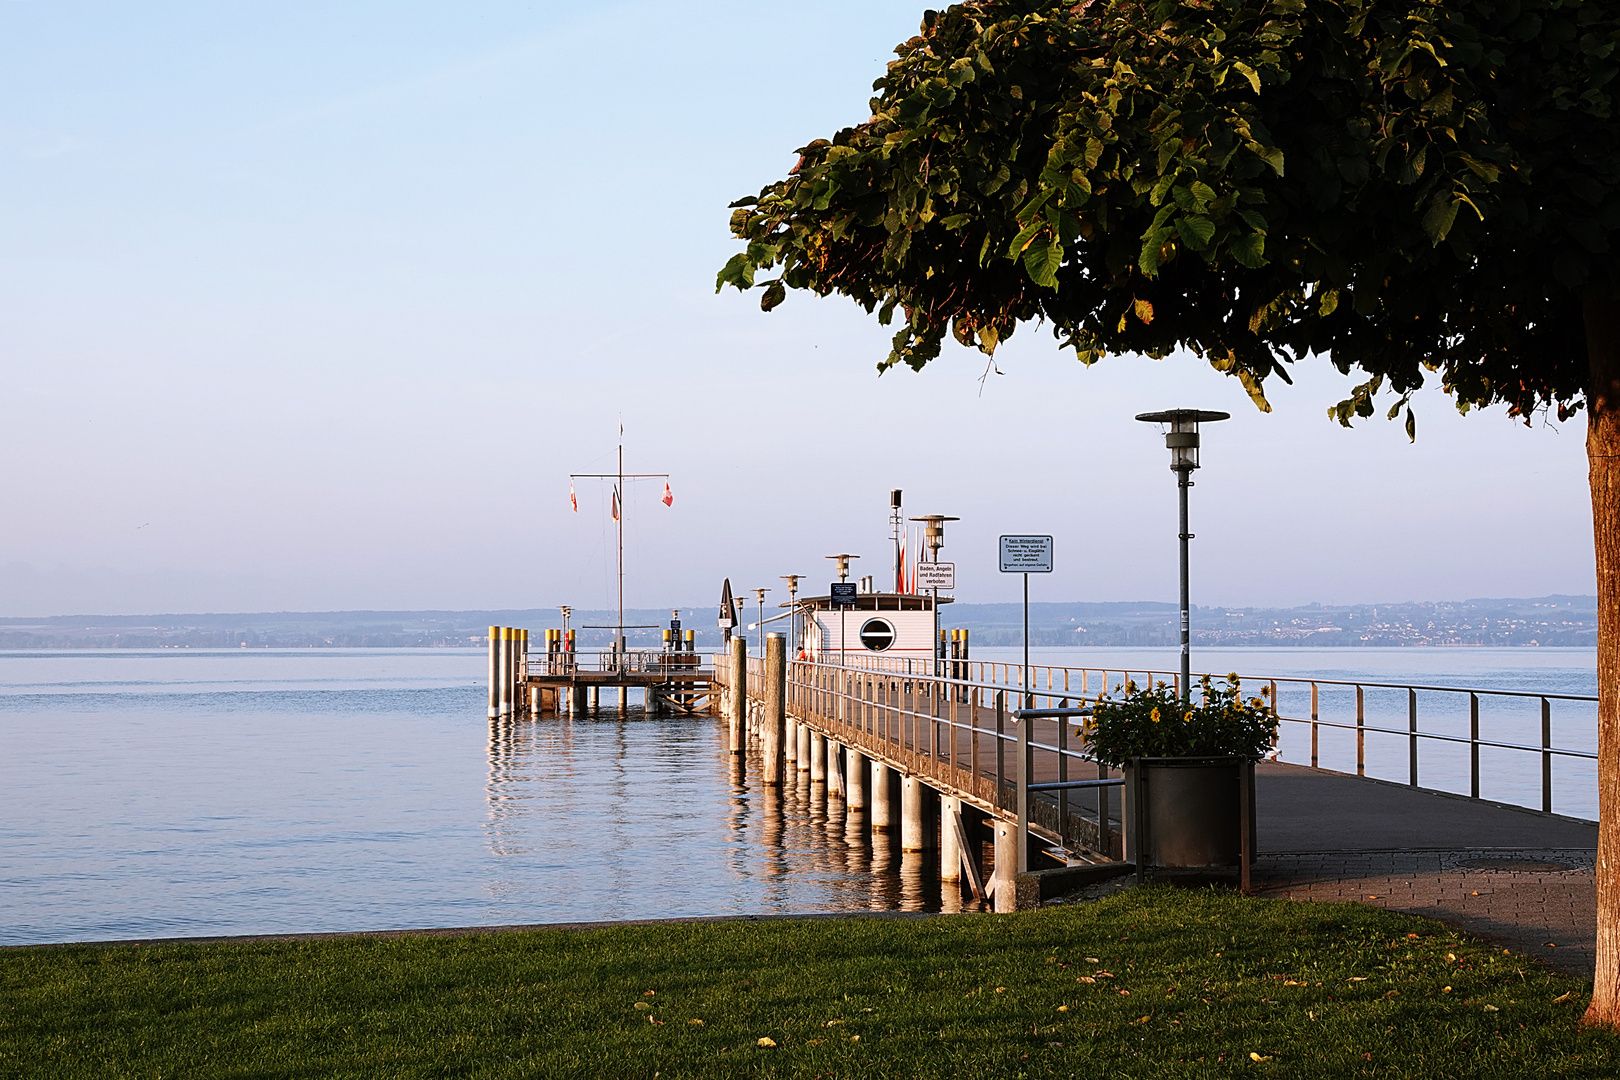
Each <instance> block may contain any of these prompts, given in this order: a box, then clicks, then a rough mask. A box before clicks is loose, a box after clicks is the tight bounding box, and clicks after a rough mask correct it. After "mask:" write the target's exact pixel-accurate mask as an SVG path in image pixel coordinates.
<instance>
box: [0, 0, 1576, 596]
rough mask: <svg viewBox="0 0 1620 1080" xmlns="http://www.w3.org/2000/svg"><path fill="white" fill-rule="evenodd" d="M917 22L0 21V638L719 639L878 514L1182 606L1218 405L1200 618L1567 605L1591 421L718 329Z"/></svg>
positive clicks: (1053, 583)
mask: <svg viewBox="0 0 1620 1080" xmlns="http://www.w3.org/2000/svg"><path fill="white" fill-rule="evenodd" d="M920 15H921V8H919V7H916V6H913V5H912V4H910V3H903V2H895V0H866V2H863V3H858V4H857V3H845V2H841V0H835V2H826V3H821V4H817V5H815V6H814V7H807V6H805V5H789V4H782V3H772V2H765V3H760V2H755V3H750V4H746V5H744V4H740V3H739V4H726V3H704V4H695V5H668V4H657V5H655V4H650V3H613V2H608V3H597V4H593V5H579V4H567V5H560V4H551V3H527V4H518V3H507V2H498V0H497V2H488V3H482V4H478V5H465V4H422V3H405V2H397V0H396V2H391V3H387V4H382V3H343V4H335V5H334V4H330V3H322V4H310V3H284V4H278V5H221V4H213V3H207V4H204V3H164V2H152V3H143V4H140V5H133V4H113V3H71V2H64V3H44V2H41V0H22V2H7V3H0V159H3V162H4V164H3V166H0V507H3V508H4V513H3V515H0V615H7V616H14V615H47V614H67V613H106V614H115V613H142V612H186V611H261V610H332V609H355V608H368V609H423V608H440V609H473V608H527V607H542V606H549V605H554V604H563V603H567V604H571V605H573V606H575V607H582V608H593V607H602V606H607V605H610V604H611V603H612V602H613V597H614V592H613V588H614V586H613V565H614V552H613V544H612V531H611V530H612V522H611V521H610V519H609V509H608V497H607V491H606V488H605V487H603V486H602V485H601V484H600V483H599V482H597V481H580V482H579V483H578V484H577V485H576V491H577V494H578V499H579V510H578V512H577V513H576V512H573V511H571V510H570V506H569V499H568V488H569V479H568V478H569V475H570V474H571V473H597V472H607V471H611V470H612V468H613V463H614V457H615V452H616V451H615V447H616V444H617V442H618V432H619V427H620V425H621V423H622V425H623V429H624V436H623V442H624V448H625V456H626V467H627V470H628V471H632V472H643V473H668V474H669V475H670V485H671V490H672V492H673V494H674V496H675V500H674V505H673V506H671V507H667V508H666V507H664V506H663V505H661V504H660V502H659V496H660V495H661V494H662V491H663V489H662V482H661V481H647V482H644V483H640V484H636V485H633V486H632V487H631V489H630V491H629V494H628V497H627V500H626V515H625V526H626V532H625V535H626V570H625V580H626V600H627V603H629V604H630V605H631V606H635V607H659V606H670V607H695V606H700V605H701V606H705V607H708V606H713V604H714V603H715V601H716V600H717V598H718V593H719V586H720V582H721V579H722V578H725V577H729V578H730V579H731V581H732V583H733V585H734V586H735V587H737V588H739V589H745V588H752V587H754V586H761V585H764V586H771V587H773V588H774V589H775V590H776V592H773V594H772V596H771V600H772V601H773V602H774V601H776V600H780V599H781V598H782V595H781V587H782V582H781V581H779V580H778V575H781V574H787V573H799V574H805V575H808V577H809V579H810V581H811V582H812V583H816V584H817V585H818V586H819V585H821V584H824V583H825V581H826V580H828V579H829V572H828V566H829V564H828V563H827V562H826V561H825V559H824V558H823V556H825V555H827V554H830V553H833V552H838V551H849V552H853V553H857V554H860V555H861V556H862V559H861V560H860V561H859V562H857V563H856V571H855V572H856V573H857V574H859V573H873V574H877V575H879V576H880V577H881V576H882V575H884V574H886V573H887V572H888V567H889V566H890V555H889V550H890V549H889V541H888V526H887V514H888V492H889V489H891V488H896V487H898V488H901V489H902V490H903V491H904V492H905V502H906V510H907V513H908V514H926V513H940V514H949V515H954V516H957V517H959V518H961V520H960V521H958V522H954V523H952V524H951V525H950V526H949V528H948V532H947V535H946V548H945V551H944V552H943V554H942V558H943V559H946V560H949V561H952V562H954V563H955V564H956V567H957V582H958V588H957V594H956V595H957V596H958V597H959V598H960V599H962V600H964V601H973V602H995V601H1005V600H1011V599H1015V598H1016V597H1017V596H1018V595H1019V590H1020V588H1021V581H1020V580H1019V579H1018V577H1017V576H1016V575H1003V574H1000V573H999V572H998V570H997V561H996V538H997V536H998V535H1000V534H1002V533H1050V534H1052V535H1053V536H1054V537H1055V541H1054V543H1055V561H1056V568H1055V570H1054V572H1053V573H1052V574H1050V575H1043V576H1041V577H1039V578H1037V579H1036V580H1035V581H1034V582H1033V583H1032V585H1031V589H1032V595H1033V597H1034V598H1035V599H1045V600H1094V601H1106V600H1138V599H1159V600H1169V599H1173V598H1174V595H1175V587H1176V579H1175V573H1176V563H1175V544H1176V540H1175V534H1176V521H1175V513H1176V504H1175V485H1174V477H1173V475H1172V474H1171V473H1170V471H1169V469H1168V463H1169V455H1168V452H1167V451H1166V450H1165V449H1164V446H1163V442H1162V439H1161V438H1160V437H1159V434H1158V430H1157V429H1156V428H1154V427H1152V426H1149V425H1145V424H1140V423H1136V422H1134V421H1133V419H1132V417H1133V416H1134V415H1135V414H1136V413H1138V412H1141V411H1145V410H1152V409H1163V408H1171V407H1196V408H1206V409H1223V410H1226V411H1229V412H1230V413H1232V419H1231V420H1230V421H1227V422H1224V423H1221V424H1216V425H1211V426H1209V427H1208V428H1207V429H1206V431H1205V438H1204V450H1203V463H1204V468H1203V469H1201V470H1200V471H1199V473H1197V474H1196V479H1197V486H1196V487H1195V488H1194V489H1193V492H1192V529H1193V531H1194V533H1195V534H1196V539H1195V540H1194V541H1193V542H1192V546H1193V571H1192V572H1193V598H1194V601H1195V602H1196V603H1201V604H1215V605H1226V606H1249V605H1292V604H1302V603H1309V602H1323V603H1353V602H1396V601H1405V600H1447V599H1464V598H1470V597H1482V596H1535V595H1542V594H1547V593H1582V594H1589V593H1591V592H1593V591H1594V587H1593V558H1592V530H1591V517H1590V508H1589V502H1588V495H1587V490H1586V469H1585V460H1584V447H1583V440H1584V434H1585V428H1584V422H1582V421H1576V422H1573V423H1569V424H1565V425H1558V424H1556V423H1543V422H1540V421H1538V422H1536V423H1535V424H1533V425H1531V426H1529V427H1526V426H1525V425H1523V424H1522V423H1514V422H1513V421H1511V420H1509V419H1508V418H1506V417H1505V416H1503V415H1502V413H1501V411H1500V410H1494V411H1489V412H1486V413H1482V414H1481V413H1475V414H1472V415H1469V416H1467V417H1461V416H1459V415H1457V413H1456V412H1455V410H1454V409H1453V408H1452V407H1451V405H1450V403H1449V401H1448V400H1447V399H1446V398H1445V397H1444V396H1443V395H1441V394H1440V393H1438V392H1437V391H1425V392H1424V393H1422V394H1420V395H1419V397H1418V400H1417V412H1418V439H1417V442H1416V444H1410V443H1408V442H1407V440H1406V437H1405V434H1404V432H1403V431H1402V430H1401V427H1400V425H1399V424H1397V423H1389V422H1386V421H1384V420H1382V419H1381V418H1380V419H1376V420H1371V421H1365V422H1363V423H1361V424H1360V425H1359V426H1358V427H1357V428H1355V429H1354V430H1345V429H1343V428H1341V427H1339V426H1338V425H1337V424H1336V423H1333V422H1330V421H1329V420H1328V419H1327V418H1326V409H1327V407H1328V406H1329V405H1330V404H1332V403H1333V402H1335V401H1337V400H1339V399H1340V398H1342V397H1344V396H1345V395H1346V394H1347V393H1348V391H1349V389H1350V386H1351V385H1352V384H1351V382H1350V381H1349V380H1347V379H1345V378H1343V377H1341V376H1339V375H1338V374H1337V373H1336V372H1334V371H1333V369H1332V368H1331V366H1330V365H1328V364H1327V363H1326V362H1325V361H1323V360H1321V359H1316V358H1312V359H1307V360H1305V361H1302V362H1301V363H1300V364H1298V365H1296V369H1295V385H1294V386H1291V387H1289V386H1283V385H1273V386H1271V387H1269V388H1268V390H1269V396H1270V398H1271V401H1272V403H1273V405H1274V407H1275V409H1274V411H1273V412H1272V413H1271V414H1269V415H1265V414H1261V413H1259V412H1258V411H1257V410H1256V409H1255V408H1254V406H1253V405H1252V404H1251V403H1250V402H1249V400H1248V398H1247V396H1246V395H1245V394H1244V393H1243V391H1242V389H1241V388H1240V387H1239V386H1238V385H1237V383H1236V382H1235V381H1234V380H1230V379H1228V378H1226V377H1225V376H1222V375H1219V374H1217V373H1215V372H1213V371H1211V370H1210V369H1209V368H1208V367H1207V365H1204V364H1202V363H1201V362H1199V361H1198V360H1196V359H1195V358H1191V357H1186V356H1178V357H1172V358H1170V359H1167V360H1164V361H1157V362H1155V361H1150V360H1147V359H1143V358H1139V357H1114V358H1110V359H1108V360H1106V361H1104V362H1103V363H1102V364H1100V365H1098V366H1096V367H1093V368H1091V369H1086V368H1083V367H1082V366H1081V365H1079V364H1078V363H1077V362H1075V361H1074V360H1073V358H1072V355H1071V356H1066V355H1064V354H1062V353H1060V352H1059V351H1058V349H1057V346H1056V344H1055V342H1054V340H1053V339H1052V337H1051V335H1050V334H1049V333H1048V332H1046V331H1044V330H1042V329H1040V328H1037V327H1033V326H1029V327H1024V328H1023V329H1021V330H1020V331H1019V332H1018V333H1017V335H1016V336H1015V337H1014V338H1013V339H1012V340H1011V341H1010V342H1008V343H1007V344H1006V345H1005V346H1004V348H1003V349H1002V350H1001V351H1000V352H999V353H998V357H997V364H996V366H997V368H998V369H999V374H997V373H994V372H992V373H990V374H988V375H987V374H986V367H985V358H984V357H983V356H982V355H981V354H979V353H977V352H970V351H967V350H964V349H961V348H960V347H957V346H955V345H954V344H953V345H951V346H950V347H948V348H947V350H946V352H945V354H944V355H943V356H942V358H941V359H940V360H939V361H937V362H935V363H934V364H933V365H931V366H930V367H929V368H928V369H927V370H925V371H924V372H922V373H920V374H919V373H912V372H910V371H907V370H900V371H891V372H889V373H887V374H885V375H883V376H881V377H879V376H878V374H877V371H876V364H877V362H878V361H879V360H881V359H882V358H883V357H884V355H885V354H886V352H887V341H888V337H889V331H888V330H886V329H884V328H882V327H879V326H877V325H876V323H875V321H874V320H873V319H871V318H870V317H868V316H866V315H865V314H864V313H863V312H862V311H860V309H859V308H857V307H855V306H854V305H853V304H850V303H849V302H847V301H839V300H836V299H833V300H816V299H814V298H811V297H807V296H799V295H793V296H790V297H789V299H788V301H787V303H785V304H784V305H783V306H782V307H780V308H778V309H777V310H776V311H774V312H772V313H770V314H764V313H762V312H760V311H759V309H758V305H757V296H748V295H740V294H737V293H735V292H730V291H728V292H727V293H725V294H721V295H718V296H717V295H716V294H715V291H714V275H715V272H716V271H717V270H718V269H719V267H720V266H721V265H722V264H723V263H724V262H725V260H726V259H727V258H728V257H729V256H730V255H731V253H732V252H733V251H734V250H736V247H735V244H734V243H733V241H732V240H731V239H730V237H729V234H728V231H727V219H728V217H729V213H730V212H729V210H728V209H727V204H728V203H729V202H730V201H731V200H733V199H735V198H738V197H740V196H742V195H746V194H751V193H754V192H756V191H757V190H758V189H759V188H760V187H761V186H763V185H764V184H766V183H769V182H770V181H772V180H774V179H776V178H778V177H779V176H781V175H782V174H783V173H784V172H785V171H786V170H787V169H788V168H790V167H791V166H792V164H793V162H794V160H795V155H794V154H793V150H794V149H795V148H796V147H798V146H801V145H803V144H804V143H806V142H808V141H810V140H811V139H813V138H817V137H823V136H828V135H831V134H832V133H833V132H834V131H836V130H837V129H838V128H839V127H842V126H847V125H849V124H851V123H856V122H859V121H861V120H864V119H865V118H866V116H867V112H868V109H867V104H866V102H867V99H868V97H869V96H870V85H871V81H872V80H873V79H874V78H876V77H877V76H878V75H879V74H880V73H881V72H882V70H883V65H884V64H885V63H886V61H887V60H888V59H889V57H890V55H891V50H892V48H893V46H894V45H895V44H897V43H898V42H900V41H903V40H904V39H905V38H906V37H908V36H909V35H911V34H912V33H914V32H915V29H916V25H917V22H918V19H919V18H920Z"/></svg>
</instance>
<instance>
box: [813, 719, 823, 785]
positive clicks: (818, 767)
mask: <svg viewBox="0 0 1620 1080" xmlns="http://www.w3.org/2000/svg"><path fill="white" fill-rule="evenodd" d="M810 782H811V783H812V784H825V783H826V782H827V737H826V736H825V735H823V734H822V733H821V732H819V731H812V732H811V733H810Z"/></svg>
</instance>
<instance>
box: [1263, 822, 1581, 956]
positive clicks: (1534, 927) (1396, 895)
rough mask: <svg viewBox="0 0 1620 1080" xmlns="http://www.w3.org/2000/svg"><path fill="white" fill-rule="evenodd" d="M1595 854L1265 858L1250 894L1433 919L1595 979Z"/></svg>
mask: <svg viewBox="0 0 1620 1080" xmlns="http://www.w3.org/2000/svg"><path fill="white" fill-rule="evenodd" d="M1594 860H1595V853H1594V852H1592V851H1590V850H1545V849H1541V850H1534V851H1532V850H1526V849H1520V848H1514V849H1504V848H1476V849H1473V850H1467V851H1357V852H1342V853H1332V852H1330V853H1321V854H1293V855H1261V856H1260V857H1259V858H1257V859H1256V860H1255V866H1254V879H1253V880H1254V891H1255V893H1256V894H1257V895H1260V896H1272V897H1280V898H1284V899H1289V900H1349V901H1355V902H1357V903H1363V904H1375V905H1377V906H1378V907H1383V908H1389V909H1390V910H1392V911H1401V912H1406V913H1408V914H1411V915H1422V916H1425V917H1427V918H1431V919H1437V920H1439V921H1441V922H1444V923H1447V924H1449V925H1451V926H1455V927H1457V928H1458V929H1459V930H1465V931H1467V932H1469V933H1471V934H1478V935H1479V936H1481V937H1484V938H1487V939H1489V940H1492V941H1497V942H1500V943H1501V944H1502V945H1503V947H1505V948H1509V949H1512V950H1513V951H1514V952H1516V953H1517V952H1522V953H1526V954H1529V955H1531V956H1535V957H1537V958H1538V959H1540V960H1542V961H1543V962H1545V963H1546V964H1547V965H1548V966H1549V967H1552V968H1554V969H1556V970H1558V971H1562V972H1566V973H1568V974H1571V975H1583V976H1590V975H1591V974H1592V967H1593V962H1594V952H1595V948H1596V945H1595V936H1596V922H1597V886H1596V878H1595V870H1594Z"/></svg>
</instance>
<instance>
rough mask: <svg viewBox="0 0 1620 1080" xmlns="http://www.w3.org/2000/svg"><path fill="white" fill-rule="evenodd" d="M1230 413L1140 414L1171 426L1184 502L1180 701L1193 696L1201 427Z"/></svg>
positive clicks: (1173, 462) (1173, 463) (1167, 439)
mask: <svg viewBox="0 0 1620 1080" xmlns="http://www.w3.org/2000/svg"><path fill="white" fill-rule="evenodd" d="M1231 416H1232V414H1231V413H1224V412H1213V411H1211V410H1208V409H1166V410H1164V411H1163V412H1147V413H1137V414H1136V418H1137V419H1138V420H1140V421H1142V422H1143V423H1145V424H1161V425H1169V426H1168V428H1167V429H1166V430H1165V432H1164V445H1165V446H1167V447H1168V448H1169V449H1170V471H1171V472H1173V473H1175V474H1176V489H1177V491H1178V492H1179V493H1180V501H1181V534H1180V535H1181V700H1182V702H1183V703H1185V702H1187V701H1188V700H1189V699H1190V698H1191V697H1192V650H1191V642H1192V622H1191V617H1190V612H1191V610H1192V609H1191V606H1190V603H1189V599H1188V595H1189V594H1188V588H1187V541H1189V540H1191V539H1192V538H1193V534H1192V533H1190V532H1188V531H1187V489H1188V488H1190V487H1192V486H1193V482H1192V473H1193V470H1194V469H1196V468H1198V425H1199V424H1210V423H1214V422H1215V421H1217V420H1229V419H1231Z"/></svg>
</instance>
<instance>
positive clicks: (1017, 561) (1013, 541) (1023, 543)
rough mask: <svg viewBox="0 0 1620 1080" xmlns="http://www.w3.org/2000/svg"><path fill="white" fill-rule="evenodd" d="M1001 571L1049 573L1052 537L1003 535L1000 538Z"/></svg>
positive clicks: (1011, 572) (1006, 572)
mask: <svg viewBox="0 0 1620 1080" xmlns="http://www.w3.org/2000/svg"><path fill="white" fill-rule="evenodd" d="M1001 572H1002V573H1003V574H1050V573H1051V572H1052V538H1051V537H1050V536H1003V537H1002V538H1001Z"/></svg>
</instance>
